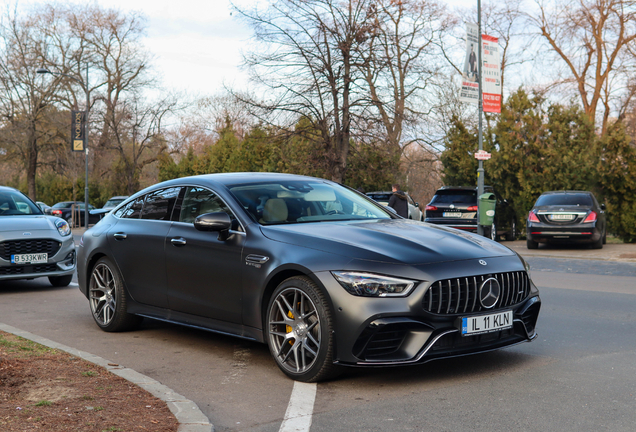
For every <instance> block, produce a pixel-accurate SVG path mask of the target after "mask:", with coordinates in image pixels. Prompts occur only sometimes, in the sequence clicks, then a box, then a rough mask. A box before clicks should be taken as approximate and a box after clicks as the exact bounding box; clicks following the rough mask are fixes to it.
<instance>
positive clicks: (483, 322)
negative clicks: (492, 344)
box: [462, 311, 512, 336]
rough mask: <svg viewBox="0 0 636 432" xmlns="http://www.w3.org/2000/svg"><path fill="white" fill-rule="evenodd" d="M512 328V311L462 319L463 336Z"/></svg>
mask: <svg viewBox="0 0 636 432" xmlns="http://www.w3.org/2000/svg"><path fill="white" fill-rule="evenodd" d="M511 327H512V311H505V312H498V313H493V314H489V315H479V316H471V317H464V318H462V336H474V335H478V334H483V333H491V332H494V331H499V330H505V329H509V328H511Z"/></svg>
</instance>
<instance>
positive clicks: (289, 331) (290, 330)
mask: <svg viewBox="0 0 636 432" xmlns="http://www.w3.org/2000/svg"><path fill="white" fill-rule="evenodd" d="M287 316H288V317H290V318H291V319H294V314H293V313H292V312H291V311H289V312H287ZM285 330H286V331H287V333H291V332H292V331H293V330H294V329H293V328H291V326H285ZM289 344H290V345H293V344H294V340H290V341H289Z"/></svg>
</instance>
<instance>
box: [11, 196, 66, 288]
mask: <svg viewBox="0 0 636 432" xmlns="http://www.w3.org/2000/svg"><path fill="white" fill-rule="evenodd" d="M75 264H76V257H75V242H74V241H73V236H72V235H71V228H70V227H69V225H68V223H67V222H66V221H65V220H63V219H60V218H58V217H54V216H47V215H45V214H43V213H42V210H40V208H39V207H38V206H37V205H36V204H35V203H34V202H33V201H31V200H30V199H29V198H28V197H27V196H26V195H24V194H23V193H22V192H20V191H18V190H16V189H13V188H9V187H4V186H0V281H3V280H16V279H34V278H37V277H48V279H49V282H50V283H51V285H53V286H56V287H63V286H67V285H68V284H69V283H71V280H72V278H73V273H74V272H75Z"/></svg>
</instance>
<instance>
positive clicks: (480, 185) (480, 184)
mask: <svg viewBox="0 0 636 432" xmlns="http://www.w3.org/2000/svg"><path fill="white" fill-rule="evenodd" d="M477 29H478V33H479V34H478V35H477V36H478V41H479V43H478V47H477V60H478V61H477V63H478V64H479V66H478V69H477V81H478V84H479V105H478V111H479V150H480V151H481V150H483V149H484V140H483V133H482V119H481V118H482V111H483V100H482V99H483V97H482V94H481V49H482V48H481V0H477ZM483 193H484V161H482V160H481V159H480V160H479V167H478V168H477V200H478V201H477V204H479V197H480V196H481V195H482V194H483ZM479 216H480V215H479V205H478V206H477V234H479V235H484V227H483V226H482V225H480V224H479Z"/></svg>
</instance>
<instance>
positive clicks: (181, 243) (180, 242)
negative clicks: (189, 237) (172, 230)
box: [170, 237, 186, 246]
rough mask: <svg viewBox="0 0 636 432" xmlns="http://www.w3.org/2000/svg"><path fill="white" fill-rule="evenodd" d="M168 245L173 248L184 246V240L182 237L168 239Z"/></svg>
mask: <svg viewBox="0 0 636 432" xmlns="http://www.w3.org/2000/svg"><path fill="white" fill-rule="evenodd" d="M170 243H172V244H173V245H175V246H185V244H186V239H184V238H183V237H177V238H173V239H170Z"/></svg>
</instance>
